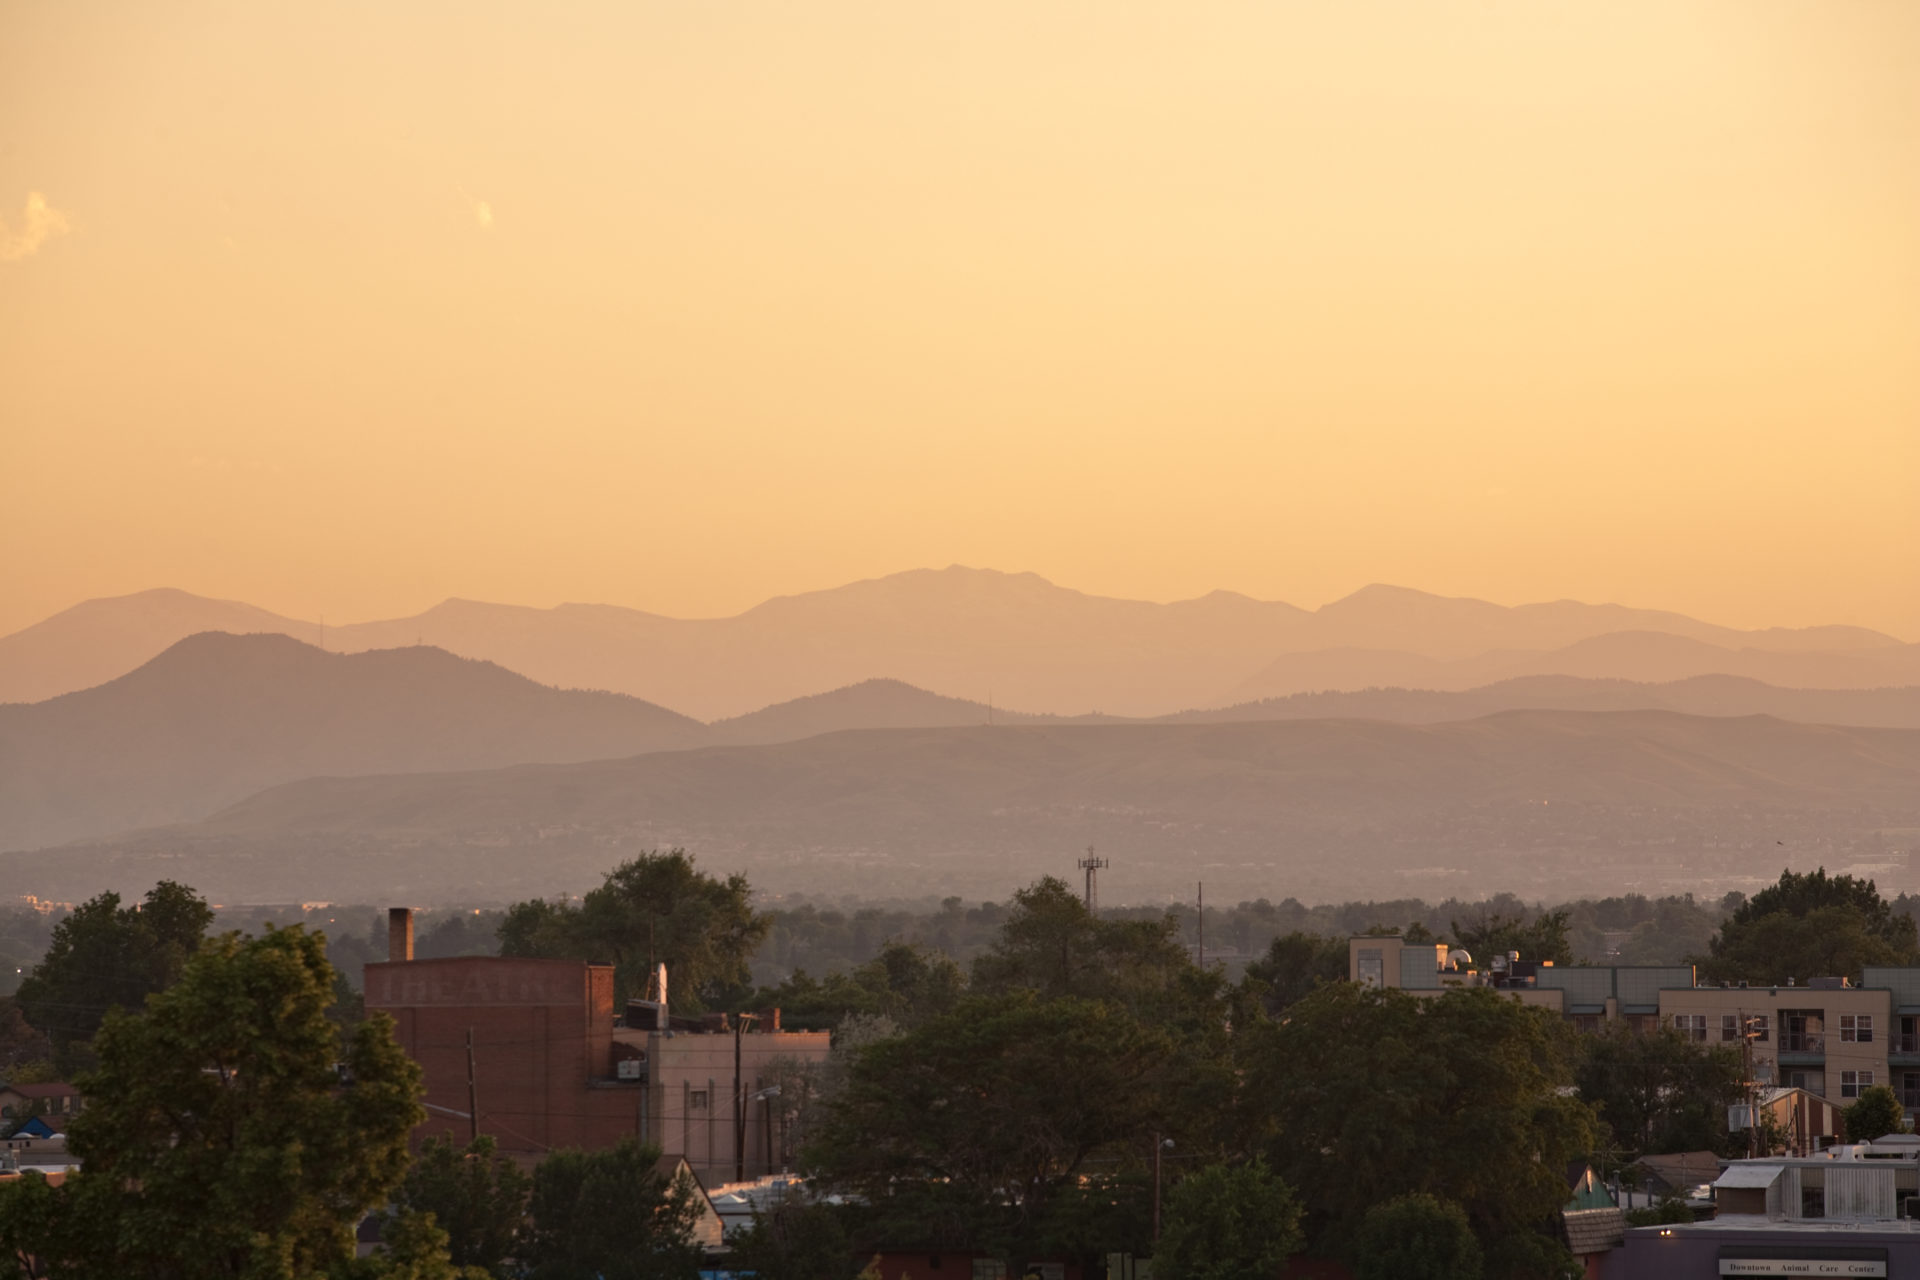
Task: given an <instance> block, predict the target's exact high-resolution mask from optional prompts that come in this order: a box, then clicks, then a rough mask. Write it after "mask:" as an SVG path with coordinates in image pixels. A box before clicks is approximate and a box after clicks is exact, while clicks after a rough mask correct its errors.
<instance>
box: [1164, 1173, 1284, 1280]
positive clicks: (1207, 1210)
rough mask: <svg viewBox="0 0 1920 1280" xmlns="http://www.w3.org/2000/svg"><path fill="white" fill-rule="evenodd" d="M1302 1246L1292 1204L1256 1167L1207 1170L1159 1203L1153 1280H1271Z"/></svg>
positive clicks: (1277, 1184) (1276, 1180)
mask: <svg viewBox="0 0 1920 1280" xmlns="http://www.w3.org/2000/svg"><path fill="white" fill-rule="evenodd" d="M1303 1243H1304V1240H1303V1238H1302V1236H1301V1232H1300V1203H1299V1201H1297V1200H1296V1199H1294V1195H1293V1191H1292V1190H1291V1189H1290V1188H1289V1187H1288V1186H1287V1184H1286V1183H1284V1182H1282V1181H1280V1179H1279V1178H1277V1177H1275V1176H1274V1175H1273V1173H1272V1172H1271V1171H1270V1170H1268V1169H1267V1167H1266V1166H1265V1165H1264V1164H1261V1163H1259V1162H1258V1161H1256V1162H1254V1163H1253V1164H1245V1165H1224V1164H1216V1165H1209V1166H1208V1167H1206V1168H1205V1169H1202V1170H1200V1171H1199V1172H1198V1173H1195V1174H1193V1175H1191V1176H1189V1177H1186V1178H1183V1179H1181V1180H1180V1182H1179V1183H1178V1184H1177V1185H1175V1187H1174V1188H1173V1192H1172V1194H1171V1195H1169V1196H1168V1197H1167V1210H1166V1226H1165V1228H1164V1229H1163V1230H1162V1232H1161V1234H1160V1241H1159V1243H1158V1244H1157V1245H1156V1246H1155V1247H1154V1250H1153V1273H1154V1275H1155V1276H1157V1277H1159V1278H1160V1280H1273V1277H1275V1276H1277V1275H1279V1274H1280V1268H1281V1266H1282V1264H1284V1263H1285V1262H1286V1260H1287V1259H1288V1258H1290V1257H1292V1256H1293V1255H1294V1254H1296V1253H1298V1252H1300V1247H1301V1245H1302V1244H1303Z"/></svg>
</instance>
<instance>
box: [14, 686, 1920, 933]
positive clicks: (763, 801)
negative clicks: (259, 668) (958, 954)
mask: <svg viewBox="0 0 1920 1280" xmlns="http://www.w3.org/2000/svg"><path fill="white" fill-rule="evenodd" d="M1917 842H1920V731H1913V730H1889V729H1836V728H1831V727H1822V726H1809V725H1797V724H1790V723H1787V722H1784V721H1779V720H1774V719H1771V718H1767V717H1743V718H1706V717H1692V716H1683V715H1676V714H1672V713H1665V712H1626V713H1593V712H1532V711H1522V712H1508V713H1503V714H1500V715H1495V716H1489V717H1485V718H1481V719H1477V720H1468V721H1455V722H1449V723H1444V724H1434V725H1403V724H1390V723H1385V722H1378V721H1342V720H1310V721H1307V720H1302V721H1258V722H1245V723H1226V724H1179V725H1086V726H1079V725H1012V726H996V727H991V728H989V727H985V726H980V727H971V728H958V729H955V728H932V729H893V730H869V731H860V732H845V733H833V734H826V735H823V736H819V737H813V738H807V739H805V740H802V741H799V742H792V743H786V744H780V745H774V746H732V747H706V748H698V749H693V750H686V751H674V752H660V753H654V754H649V755H643V756H636V757H632V758H629V759H625V760H611V761H598V762H592V763H585V764H569V765H530V766H518V767H514V768H510V769H504V770H490V771H482V772H462V773H444V774H431V775H409V776H382V777H355V778H316V779H309V780H306V781H301V782H295V783H290V784H286V785H283V786H279V787H275V788H272V789H269V790H267V791H264V792H261V793H260V794H257V795H255V796H252V797H250V798H248V799H247V800H245V801H242V802H241V803H239V804H236V805H234V806H232V807H230V808H228V809H226V810H224V811H222V812H220V813H218V814H215V815H213V816H212V817H210V818H208V819H207V820H205V821H203V822H200V823H196V824H191V825H186V826H179V827H174V828H168V829H162V830H155V831H148V832H142V833H137V834H134V835H130V836H126V837H121V838H116V839H113V840H107V841H97V842H93V843H91V844H79V845H73V846H70V847H67V848H63V849H59V850H56V851H47V852H42V853H35V854H14V855H8V856H7V857H6V858H4V859H0V875H4V876H5V877H6V879H7V880H8V881H9V882H10V883H14V884H18V885H19V886H21V890H22V891H24V892H35V893H41V894H43V895H46V896H55V897H58V896H61V895H63V894H67V893H79V892H82V891H85V892H93V891H95V890H96V889H97V888H99V887H100V886H102V885H113V886H116V887H121V886H124V887H127V888H143V887H145V886H146V885H148V884H151V883H152V881H153V879H154V878H155V877H156V876H158V875H161V874H166V875H171V876H174V877H176V878H181V879H185V880H186V881H188V882H189V883H193V884H195V885H197V886H199V887H201V888H202V889H204V890H207V891H208V892H211V893H213V894H215V895H216V896H217V897H221V898H223V899H227V900H233V899H238V900H255V901H259V900H287V899H300V898H308V899H311V898H336V899H349V900H361V901H368V900H374V901H378V900H383V899H389V898H392V899H396V900H401V899H404V900H411V901H419V902H426V901H434V900H443V899H451V898H462V899H463V900H467V901H472V900H476V899H483V898H500V899H507V898H514V897H522V896H528V895H533V894H542V895H544V894H551V893H560V892H577V891H579V890H580V889H582V888H584V887H586V886H588V885H590V884H592V883H593V882H594V879H595V877H596V876H597V874H598V873H599V872H600V871H602V870H604V869H605V868H606V867H607V866H609V865H611V864H612V863H613V862H615V861H617V860H618V859H619V858H620V857H622V856H625V855H627V854H631V853H632V852H635V851H638V850H642V849H647V848H654V847H663V846H671V845H684V846H686V847H687V848H689V849H691V850H693V851H694V852H695V853H696V854H698V855H699V856H700V857H701V858H702V859H703V860H705V861H706V862H707V863H709V864H711V865H714V866H716V867H720V868H725V869H736V868H737V869H741V870H744V871H746V872H747V873H748V874H749V875H750V876H751V877H752V878H753V880H754V882H755V883H756V885H759V886H760V887H762V888H764V889H767V890H770V891H775V892H778V891H781V890H792V889H801V888H804V889H806V890H807V891H808V892H811V893H815V894H833V893H855V894H859V895H861V896H863V897H878V896H889V895H901V896H913V897H919V896H925V895H927V894H931V893H960V894H964V895H977V896H982V897H994V898H999V897H1004V895H1005V893H1006V892H1007V890H1008V889H1009V888H1010V887H1012V886H1015V885H1018V884H1022V883H1025V882H1027V881H1030V880H1032V879H1033V878H1034V877H1035V876H1037V875H1040V874H1042V873H1044V872H1068V871H1070V870H1071V867H1072V859H1073V857H1074V855H1075V851H1076V850H1079V849H1082V848H1084V847H1085V846H1086V845H1088V844H1094V845H1096V846H1098V847H1099V848H1100V850H1101V851H1102V852H1103V853H1105V854H1108V855H1109V856H1111V857H1113V859H1114V870H1113V871H1112V872H1110V873H1109V877H1108V878H1107V879H1106V880H1104V881H1103V883H1104V884H1107V885H1110V886H1111V889H1110V892H1112V893H1113V894H1114V895H1115V897H1114V900H1115V901H1121V900H1127V899H1131V900H1136V901H1137V900H1141V899H1148V900H1152V899H1156V898H1158V899H1164V898H1165V897H1167V896H1168V895H1172V894H1181V895H1184V894H1186V893H1188V892H1191V889H1192V886H1193V884H1194V882H1195V881H1197V880H1205V881H1206V882H1207V885H1208V890H1207V891H1208V895H1209V896H1210V897H1211V896H1214V895H1215V894H1216V893H1217V894H1219V896H1220V897H1221V899H1222V900H1229V899H1234V898H1253V897H1258V896H1266V897H1270V898H1275V899H1277V898H1281V897H1285V896H1287V895H1294V896H1298V897H1301V898H1303V899H1308V900H1314V899H1323V898H1326V899H1339V898H1342V897H1353V896H1370V897H1375V898H1381V897H1391V896H1394V895H1395V894H1396V893H1397V892H1404V893H1406V894H1423V895H1425V896H1428V897H1430V898H1432V897H1444V896H1446V895H1447V894H1449V893H1469V892H1475V891H1478V890H1482V889H1490V888H1501V889H1509V890H1512V891H1515V892H1519V893H1521V894H1523V895H1526V894H1530V893H1551V894H1556V895H1559V896H1562V897H1564V896H1567V895H1570V894H1575V893H1582V892H1592V893H1619V892H1623V891H1626V890H1630V889H1637V890H1640V891H1644V892H1664V891H1669V890H1673V889H1676V888H1694V887H1702V886H1707V885H1714V884H1719V885H1725V884H1728V883H1744V882H1748V881H1751V880H1752V879H1753V878H1754V877H1755V876H1756V875H1758V876H1762V878H1764V876H1765V875H1770V874H1775V873H1777V870H1778V867H1779V866H1780V865H1785V864H1787V863H1789V862H1792V863H1794V864H1795V865H1800V864H1802V863H1805V864H1808V865H1812V864H1813V863H1815V862H1819V863H1824V864H1826V865H1829V866H1832V867H1834V868H1836V869H1838V868H1840V867H1844V866H1847V865H1850V864H1852V863H1855V862H1860V861H1862V860H1868V859H1873V858H1881V859H1888V858H1890V859H1892V860H1893V862H1894V863H1897V864H1898V867H1899V871H1898V874H1897V875H1885V876H1883V881H1884V883H1883V886H1882V887H1883V888H1885V889H1888V890H1889V891H1894V890H1898V889H1901V888H1906V887H1909V886H1908V885H1907V884H1906V882H1905V881H1906V876H1907V872H1906V869H1905V865H1906V852H1905V851H1906V850H1907V849H1908V848H1909V847H1910V846H1911V845H1913V844H1915V843H1917Z"/></svg>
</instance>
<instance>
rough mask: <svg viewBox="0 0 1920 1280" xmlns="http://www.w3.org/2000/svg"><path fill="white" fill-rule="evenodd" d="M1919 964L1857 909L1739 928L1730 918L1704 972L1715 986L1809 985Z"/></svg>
mask: <svg viewBox="0 0 1920 1280" xmlns="http://www.w3.org/2000/svg"><path fill="white" fill-rule="evenodd" d="M1902 919H1905V917H1902ZM1909 923H1910V922H1909ZM1916 961H1920V955H1916V954H1915V953H1914V952H1913V951H1910V950H1903V949H1902V948H1901V947H1899V946H1896V945H1895V944H1893V943H1891V942H1888V941H1887V940H1886V938H1884V937H1883V936H1881V935H1880V934H1879V933H1876V932H1875V931H1874V930H1873V928H1872V926H1871V922H1870V921H1869V920H1868V919H1867V918H1865V917H1864V916H1863V915H1862V914H1861V913H1860V912H1859V911H1858V910H1857V909H1855V908H1854V907H1851V906H1828V907H1815V908H1813V909H1812V910H1810V911H1808V912H1807V913H1806V914H1805V915H1794V914H1792V913H1791V912H1787V911H1775V912H1772V913H1770V914H1768V915H1764V916H1758V917H1755V918H1754V919H1752V920H1749V921H1746V922H1745V923H1742V924H1738V925H1736V924H1734V923H1733V922H1732V921H1731V920H1729V921H1728V922H1727V923H1726V924H1725V925H1723V926H1722V927H1721V929H1720V933H1719V934H1718V935H1717V936H1716V937H1715V938H1714V939H1713V942H1712V943H1711V944H1710V947H1709V953H1708V954H1707V955H1706V956H1704V957H1702V958H1701V960H1700V971H1701V976H1702V977H1703V978H1705V979H1707V980H1708V981H1713V982H1719V981H1748V982H1754V983H1776V984H1777V983H1784V982H1786V981H1788V980H1789V979H1792V980H1794V981H1797V982H1801V983H1804V982H1806V981H1807V979H1809V978H1815V977H1822V976H1834V977H1850V978H1854V979H1858V978H1859V977H1860V971H1861V970H1862V969H1864V968H1865V967H1866V966H1868V965H1908V964H1913V963H1915V962H1916Z"/></svg>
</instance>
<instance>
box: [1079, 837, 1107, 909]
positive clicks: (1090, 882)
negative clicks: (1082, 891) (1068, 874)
mask: <svg viewBox="0 0 1920 1280" xmlns="http://www.w3.org/2000/svg"><path fill="white" fill-rule="evenodd" d="M1112 865H1113V864H1112V863H1110V862H1108V861H1107V860H1106V859H1105V858H1096V857H1094V856H1093V846H1092V845H1088V846H1087V856H1086V857H1084V858H1082V859H1080V869H1081V870H1082V871H1084V872H1086V873H1087V896H1086V904H1087V914H1088V915H1092V914H1093V913H1094V912H1096V911H1098V910H1099V909H1100V879H1099V871H1100V868H1102V867H1108V866H1112Z"/></svg>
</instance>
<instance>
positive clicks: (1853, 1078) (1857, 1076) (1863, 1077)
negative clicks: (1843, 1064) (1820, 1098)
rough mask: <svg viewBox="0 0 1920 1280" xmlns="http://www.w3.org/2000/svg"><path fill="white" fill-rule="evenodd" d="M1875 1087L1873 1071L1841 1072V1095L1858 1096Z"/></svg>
mask: <svg viewBox="0 0 1920 1280" xmlns="http://www.w3.org/2000/svg"><path fill="white" fill-rule="evenodd" d="M1871 1088H1873V1072H1871V1071H1842V1072H1841V1073H1840V1096H1841V1097H1843V1098H1857V1097H1859V1096H1860V1095H1861V1094H1862V1093H1863V1092H1865V1091H1866V1090H1868V1089H1871Z"/></svg>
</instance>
